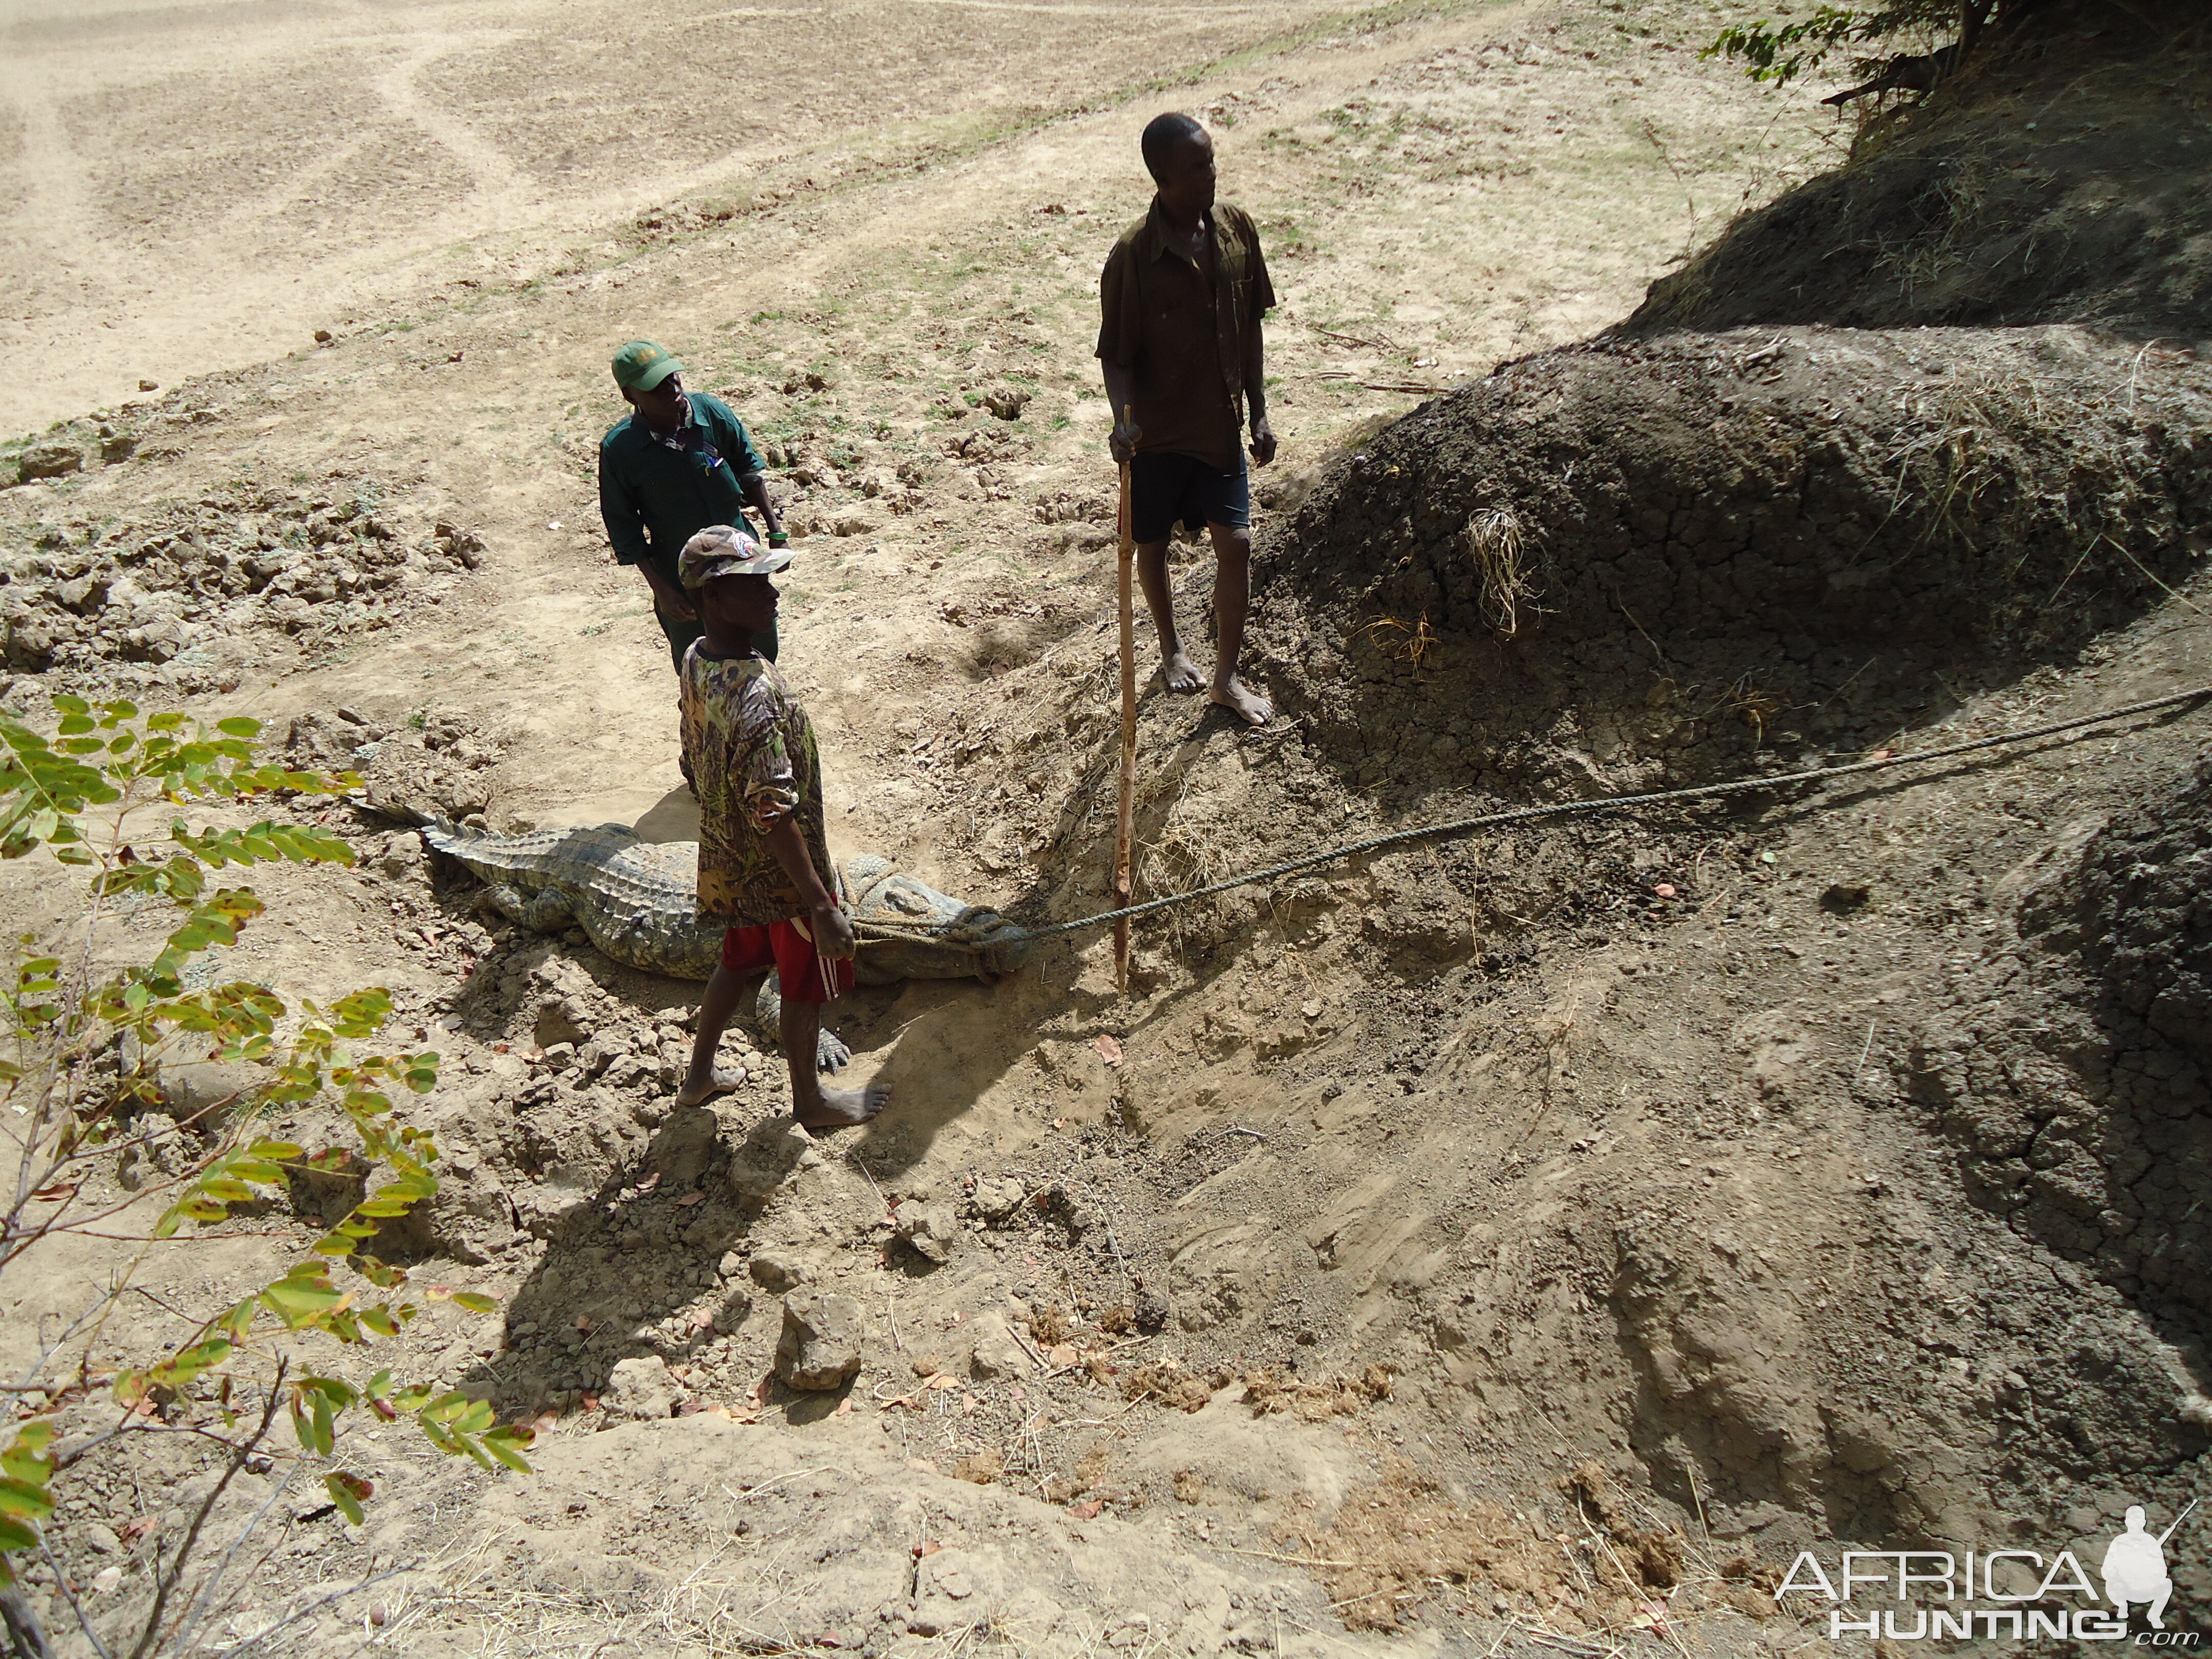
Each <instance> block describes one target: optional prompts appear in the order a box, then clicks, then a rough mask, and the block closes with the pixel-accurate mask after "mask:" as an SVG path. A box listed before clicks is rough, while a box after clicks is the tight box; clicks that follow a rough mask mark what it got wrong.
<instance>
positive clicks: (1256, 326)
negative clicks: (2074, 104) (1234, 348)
mask: <svg viewBox="0 0 2212 1659" xmlns="http://www.w3.org/2000/svg"><path fill="white" fill-rule="evenodd" d="M1244 403H1245V406H1246V407H1247V408H1249V410H1251V411H1252V463H1253V465H1255V466H1265V465H1267V463H1268V462H1270V461H1272V460H1273V459H1275V428H1273V427H1272V426H1270V425H1268V424H1267V346H1266V344H1265V343H1263V342H1262V341H1261V337H1260V314H1259V313H1257V312H1256V311H1255V312H1254V313H1252V320H1251V322H1250V323H1249V324H1247V325H1245V329H1244Z"/></svg>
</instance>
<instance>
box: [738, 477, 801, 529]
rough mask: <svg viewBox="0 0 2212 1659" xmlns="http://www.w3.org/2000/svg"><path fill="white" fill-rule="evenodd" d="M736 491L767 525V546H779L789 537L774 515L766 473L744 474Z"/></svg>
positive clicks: (780, 521) (781, 522)
mask: <svg viewBox="0 0 2212 1659" xmlns="http://www.w3.org/2000/svg"><path fill="white" fill-rule="evenodd" d="M738 493H739V494H740V495H743V496H744V498H745V505H746V506H747V507H750V508H752V510H753V511H754V512H756V513H759V514H760V515H761V522H762V523H763V524H764V525H766V526H768V539H769V546H771V547H775V546H779V545H781V544H782V543H783V542H785V541H787V540H788V539H789V538H787V537H786V536H785V534H784V533H783V520H781V519H780V518H778V517H776V513H775V502H774V501H770V500H769V498H768V476H767V474H765V473H762V472H748V473H745V474H744V475H743V476H742V477H739V478H738Z"/></svg>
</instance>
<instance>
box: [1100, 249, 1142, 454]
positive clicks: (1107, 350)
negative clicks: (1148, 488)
mask: <svg viewBox="0 0 2212 1659" xmlns="http://www.w3.org/2000/svg"><path fill="white" fill-rule="evenodd" d="M1131 264H1132V261H1131V258H1130V257H1129V252H1128V250H1127V247H1125V246H1123V245H1122V244H1121V243H1119V242H1116V243H1115V245H1114V251H1113V252H1111V253H1109V254H1108V255H1107V256H1106V268H1105V269H1104V270H1102V271H1100V272H1099V273H1098V367H1099V368H1100V369H1102V370H1103V372H1104V374H1105V376H1106V401H1107V403H1108V404H1109V405H1110V406H1111V407H1112V409H1113V410H1114V430H1113V432H1112V434H1111V435H1109V437H1108V438H1107V440H1106V447H1108V448H1109V449H1110V450H1112V451H1113V452H1114V459H1115V460H1117V461H1120V462H1122V463H1123V464H1124V465H1126V464H1127V462H1128V460H1129V458H1130V457H1131V456H1133V455H1134V454H1135V453H1137V446H1138V444H1139V443H1140V442H1142V441H1144V436H1145V435H1144V431H1143V429H1142V428H1139V426H1138V424H1137V417H1136V414H1135V412H1134V411H1133V410H1132V409H1131V408H1130V400H1131V398H1132V397H1133V395H1134V393H1135V391H1136V375H1135V373H1134V369H1135V368H1136V362H1137V347H1138V344H1139V342H1140V341H1141V339H1142V337H1143V333H1144V321H1143V319H1142V317H1141V316H1140V315H1139V312H1138V310H1137V307H1138V303H1139V296H1138V294H1137V279H1136V276H1135V273H1134V272H1133V270H1132V269H1131Z"/></svg>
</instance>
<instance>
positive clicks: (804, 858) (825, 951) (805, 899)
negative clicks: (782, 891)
mask: <svg viewBox="0 0 2212 1659" xmlns="http://www.w3.org/2000/svg"><path fill="white" fill-rule="evenodd" d="M768 850H769V852H771V853H773V854H775V861H776V862H777V863H778V864H780V865H781V866H783V873H784V875H785V876H786V877H787V878H789V880H790V882H791V884H792V885H793V887H796V888H797V889H798V890H799V902H801V903H803V904H805V906H806V914H807V916H808V918H809V919H810V920H811V921H812V922H813V924H814V949H815V951H816V952H817V954H818V955H820V956H821V957H823V960H824V961H828V962H843V961H846V960H848V958H850V957H853V956H854V955H855V954H856V953H857V952H858V951H859V949H860V941H859V939H857V938H856V937H855V936H854V932H853V923H852V919H851V918H850V917H848V915H846V914H845V912H844V909H843V908H842V907H841V906H840V905H839V904H838V902H837V900H836V896H835V895H834V894H832V893H831V892H830V891H829V889H828V888H826V887H824V886H823V884H822V878H821V876H820V875H819V874H817V872H816V871H815V868H814V860H812V859H811V857H809V856H808V855H807V851H806V841H805V837H804V836H801V835H800V834H799V821H798V819H797V818H796V817H794V816H793V814H791V813H789V812H780V813H778V814H777V815H776V816H775V817H774V818H773V819H771V820H770V821H769V825H768Z"/></svg>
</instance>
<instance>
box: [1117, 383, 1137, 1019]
mask: <svg viewBox="0 0 2212 1659" xmlns="http://www.w3.org/2000/svg"><path fill="white" fill-rule="evenodd" d="M1114 424H1115V426H1117V427H1119V426H1122V425H1126V424H1127V422H1126V421H1125V419H1124V417H1123V415H1122V411H1121V410H1118V409H1117V410H1115V411H1114ZM1136 576H1137V538H1136V524H1135V521H1134V520H1133V519H1132V518H1131V516H1130V501H1129V463H1128V462H1127V461H1124V462H1122V463H1121V801H1120V805H1119V808H1118V810H1117V811H1116V813H1115V820H1114V902H1115V906H1116V907H1117V908H1118V907H1120V906H1122V905H1126V904H1127V903H1128V902H1129V892H1130V889H1129V848H1130V843H1131V842H1132V841H1133V839H1134V837H1135V834H1136V825H1137V611H1136V592H1135V588H1136ZM1114 986H1115V989H1116V990H1119V991H1123V992H1127V990H1128V988H1129V921H1128V918H1127V917H1126V916H1125V917H1123V918H1122V919H1121V921H1117V922H1115V924H1114Z"/></svg>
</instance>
